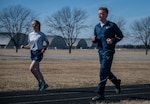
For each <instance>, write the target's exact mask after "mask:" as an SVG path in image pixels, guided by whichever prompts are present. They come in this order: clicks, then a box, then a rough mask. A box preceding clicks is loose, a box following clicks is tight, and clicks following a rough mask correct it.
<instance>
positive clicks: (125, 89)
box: [0, 87, 149, 99]
mask: <svg viewBox="0 0 150 104" xmlns="http://www.w3.org/2000/svg"><path fill="white" fill-rule="evenodd" d="M140 89H143V88H124V89H121V91H127V90H128V91H129V90H140ZM145 89H147V87H145ZM148 89H149V88H148ZM105 91H114V89H110V90H109V89H108V90H105ZM81 92H82V91H78V90H76V91H75V90H74V91H68V92H67V91H65V92H60V93H54V92H53V93H51V92H50V93H48V94H40V93H38V94H34V95H33V94H32V95H18V96H4V97H3V96H2V97H0V99H4V98H5V99H6V98H19V97H20V98H22V97H34V96H35V97H36V96H48V95H49V96H52V95H64V94H65V95H67V94H75V93H81ZM85 92H86V91H85ZM93 92H94V91H93Z"/></svg>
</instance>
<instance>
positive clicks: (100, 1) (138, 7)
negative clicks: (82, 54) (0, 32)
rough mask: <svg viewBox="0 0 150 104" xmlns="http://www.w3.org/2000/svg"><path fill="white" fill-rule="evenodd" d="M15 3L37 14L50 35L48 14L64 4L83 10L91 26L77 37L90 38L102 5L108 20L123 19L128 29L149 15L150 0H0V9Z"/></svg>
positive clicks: (43, 29) (128, 40)
mask: <svg viewBox="0 0 150 104" xmlns="http://www.w3.org/2000/svg"><path fill="white" fill-rule="evenodd" d="M15 5H21V6H23V7H24V8H27V9H30V10H32V11H34V12H35V13H36V14H39V21H40V22H41V24H42V27H41V31H42V32H44V33H45V34H47V35H50V34H49V33H48V27H47V26H46V24H45V22H46V21H45V20H46V18H47V17H48V16H51V15H52V14H54V13H55V12H57V11H58V10H61V9H62V8H63V7H66V6H69V7H70V8H71V9H74V8H81V9H83V10H85V11H86V12H87V15H88V19H87V20H86V22H85V24H86V25H90V26H91V28H89V29H86V30H83V31H82V33H81V34H79V36H78V37H79V38H90V37H91V36H92V35H93V30H94V26H95V25H96V24H97V23H98V22H99V19H98V15H97V11H98V8H99V7H102V6H103V7H107V8H108V9H109V16H108V18H109V20H110V21H111V17H115V18H122V19H124V20H125V21H126V25H125V29H126V30H130V25H131V24H132V23H133V22H134V21H135V20H140V19H141V18H145V17H147V16H150V6H149V5H150V0H0V11H3V9H4V8H8V7H9V6H15ZM120 44H133V40H132V39H131V38H130V37H125V38H124V39H123V40H122V41H121V42H120Z"/></svg>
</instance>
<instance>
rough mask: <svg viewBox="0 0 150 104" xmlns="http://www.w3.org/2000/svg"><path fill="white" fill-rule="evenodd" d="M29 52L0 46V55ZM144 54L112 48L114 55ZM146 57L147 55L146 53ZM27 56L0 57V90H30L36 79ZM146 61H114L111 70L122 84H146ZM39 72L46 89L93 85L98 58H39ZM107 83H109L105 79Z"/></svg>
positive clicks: (147, 65)
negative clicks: (31, 71)
mask: <svg viewBox="0 0 150 104" xmlns="http://www.w3.org/2000/svg"><path fill="white" fill-rule="evenodd" d="M20 53H21V54H23V55H26V54H29V51H28V50H19V52H18V53H15V50H11V49H9V50H8V49H1V50H0V55H11V56H13V55H17V54H20ZM45 54H51V55H53V54H58V55H59V54H68V50H57V51H56V50H48V51H47V52H46V53H45ZM72 54H81V55H84V54H86V55H93V54H95V55H97V51H96V50H73V51H72ZM117 55H123V56H139V55H140V56H141V55H143V56H145V54H144V52H143V51H116V54H115V56H117ZM147 57H150V55H148V56H147ZM30 62H31V60H30V59H15V57H14V59H7V58H6V59H1V60H0V91H11V90H30V89H34V88H35V86H36V85H37V82H36V80H35V78H34V77H33V75H32V74H31V73H30V71H29V70H28V67H29V64H30ZM149 67H150V61H149V60H140V59H139V60H114V62H113V64H112V71H113V73H114V74H115V75H116V76H117V77H118V78H120V79H122V84H141V83H143V84H145V83H150V76H149V73H150V69H149ZM41 71H42V73H43V75H44V77H45V80H46V81H47V83H48V84H49V85H50V88H64V87H65V88H67V87H87V86H97V84H98V82H99V61H98V60H97V59H91V60H85V59H80V60H77V59H75V60H73V59H71V60H70V59H68V60H62V59H61V60H58V59H43V60H42V62H41ZM107 85H112V83H110V82H109V81H108V83H107Z"/></svg>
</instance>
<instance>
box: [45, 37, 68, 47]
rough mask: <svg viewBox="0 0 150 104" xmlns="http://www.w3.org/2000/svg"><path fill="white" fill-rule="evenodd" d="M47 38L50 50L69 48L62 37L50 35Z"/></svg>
mask: <svg viewBox="0 0 150 104" xmlns="http://www.w3.org/2000/svg"><path fill="white" fill-rule="evenodd" d="M47 38H48V41H49V43H50V45H49V49H66V48H67V44H66V42H65V40H64V39H63V38H62V37H61V36H57V35H54V36H51V35H48V36H47Z"/></svg>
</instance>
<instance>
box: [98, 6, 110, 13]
mask: <svg viewBox="0 0 150 104" xmlns="http://www.w3.org/2000/svg"><path fill="white" fill-rule="evenodd" d="M98 10H104V11H105V12H106V13H107V14H108V12H109V11H108V9H107V7H100V8H99V9H98Z"/></svg>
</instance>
